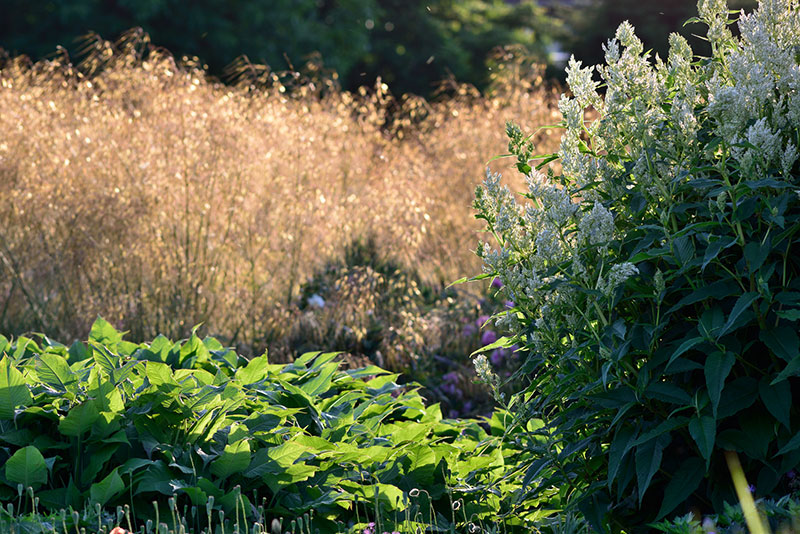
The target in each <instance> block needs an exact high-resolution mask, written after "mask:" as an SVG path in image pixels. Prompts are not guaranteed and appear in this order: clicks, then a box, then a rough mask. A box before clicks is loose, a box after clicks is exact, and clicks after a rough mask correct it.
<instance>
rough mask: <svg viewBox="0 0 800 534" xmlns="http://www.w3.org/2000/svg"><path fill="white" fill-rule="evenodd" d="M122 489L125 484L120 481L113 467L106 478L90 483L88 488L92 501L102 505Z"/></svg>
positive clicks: (120, 478)
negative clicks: (90, 485)
mask: <svg viewBox="0 0 800 534" xmlns="http://www.w3.org/2000/svg"><path fill="white" fill-rule="evenodd" d="M124 489H125V484H124V483H123V482H122V477H120V476H119V473H117V469H114V470H113V471H111V473H110V474H109V475H108V476H107V477H106V478H104V479H103V480H101V481H100V482H96V483H95V484H92V487H90V488H89V496H90V498H91V499H92V501H93V502H96V503H99V504H100V506H103V505H104V504H106V503H107V502H108V501H110V500H111V499H112V498H114V497H115V496H116V495H118V494H119V493H120V492H122V490H124Z"/></svg>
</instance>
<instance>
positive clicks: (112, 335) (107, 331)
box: [89, 316, 122, 345]
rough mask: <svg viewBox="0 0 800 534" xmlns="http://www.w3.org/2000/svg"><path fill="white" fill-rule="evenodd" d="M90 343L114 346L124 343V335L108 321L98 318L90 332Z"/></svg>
mask: <svg viewBox="0 0 800 534" xmlns="http://www.w3.org/2000/svg"><path fill="white" fill-rule="evenodd" d="M89 341H95V342H97V343H99V344H100V345H113V344H114V343H119V342H120V341H122V334H120V333H119V332H117V330H116V329H115V328H114V327H113V326H111V324H109V322H108V321H106V320H105V319H103V318H102V317H99V316H98V317H97V319H96V320H95V322H94V324H92V330H91V331H90V332H89Z"/></svg>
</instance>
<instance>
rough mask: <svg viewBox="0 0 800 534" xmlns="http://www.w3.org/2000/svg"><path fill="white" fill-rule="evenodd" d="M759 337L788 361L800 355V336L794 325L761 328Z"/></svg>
mask: <svg viewBox="0 0 800 534" xmlns="http://www.w3.org/2000/svg"><path fill="white" fill-rule="evenodd" d="M758 337H759V339H760V340H761V341H762V342H763V343H764V344H765V345H766V346H767V347H768V348H769V349H770V350H771V351H772V352H773V354H775V355H776V356H778V357H779V358H781V359H782V360H784V361H786V362H791V361H792V360H794V359H795V358H796V357H797V356H800V338H798V337H797V330H796V329H795V328H793V327H790V326H778V327H776V328H773V329H771V330H761V332H759V336H758Z"/></svg>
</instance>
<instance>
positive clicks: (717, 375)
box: [705, 351, 736, 416]
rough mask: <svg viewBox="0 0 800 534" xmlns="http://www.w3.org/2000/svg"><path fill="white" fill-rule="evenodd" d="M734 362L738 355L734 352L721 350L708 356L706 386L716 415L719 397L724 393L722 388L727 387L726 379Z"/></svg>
mask: <svg viewBox="0 0 800 534" xmlns="http://www.w3.org/2000/svg"><path fill="white" fill-rule="evenodd" d="M734 363H736V356H734V355H733V353H732V352H726V353H725V354H723V353H722V352H720V351H716V352H712V353H711V354H710V355H709V356H708V358H706V365H705V375H706V387H707V388H708V396H709V398H710V399H711V408H712V410H713V412H714V416H716V414H717V407H718V406H719V399H720V396H721V395H722V389H723V388H724V387H725V379H726V378H728V375H729V374H730V372H731V369H733V364H734Z"/></svg>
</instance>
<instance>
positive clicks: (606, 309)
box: [475, 0, 800, 530]
mask: <svg viewBox="0 0 800 534" xmlns="http://www.w3.org/2000/svg"><path fill="white" fill-rule="evenodd" d="M698 10H699V19H700V20H701V21H703V22H704V23H705V24H707V25H708V39H709V41H710V43H711V45H712V56H711V57H708V58H705V57H696V56H695V55H694V54H693V52H692V50H691V48H690V47H689V45H688V43H687V42H686V41H685V40H684V39H683V38H682V37H680V36H679V35H677V34H674V35H672V36H671V37H670V44H671V47H670V52H669V55H668V57H667V58H666V59H662V58H659V57H655V58H651V57H650V56H649V54H648V53H647V52H645V51H644V50H645V49H644V45H643V44H642V42H641V41H640V40H639V39H638V38H637V37H636V35H635V33H634V28H633V27H632V26H631V25H630V24H627V23H623V24H622V25H621V26H620V27H619V29H618V30H617V32H616V35H615V37H614V38H613V39H611V40H609V41H608V43H607V44H606V45H605V47H604V49H605V59H606V64H605V65H601V66H597V67H584V66H582V65H581V63H580V62H577V61H575V60H574V59H573V60H571V61H570V63H569V67H568V70H567V73H568V76H567V82H568V84H569V88H570V90H571V93H572V96H562V98H561V100H560V104H559V108H560V111H561V114H562V116H563V120H562V126H563V128H564V133H563V136H562V139H561V146H560V150H559V151H558V153H557V154H553V155H551V156H549V157H547V156H543V158H545V159H544V163H549V162H550V161H553V160H555V159H557V160H558V161H559V162H560V172H559V174H556V173H555V172H554V170H553V167H551V168H550V170H548V172H547V174H544V173H542V172H539V171H538V170H535V169H533V168H531V164H532V162H533V161H538V160H537V159H536V158H534V157H533V156H532V153H533V147H532V145H531V144H530V143H529V142H528V140H527V139H526V138H525V137H524V135H523V133H522V132H521V131H520V130H519V129H518V128H517V127H515V126H513V125H509V127H508V134H509V138H510V143H509V148H510V151H511V152H512V154H513V155H515V156H516V157H517V158H518V160H519V163H518V165H517V166H518V168H519V169H520V171H521V172H522V173H523V174H524V175H525V178H526V179H527V184H528V189H527V191H526V192H524V193H523V194H522V195H521V196H515V195H514V194H513V193H512V192H511V191H510V190H509V189H508V188H507V187H505V186H503V185H502V184H501V179H500V176H498V175H495V174H491V173H489V174H488V175H487V178H486V181H485V183H484V184H483V186H482V187H480V188H478V189H477V191H476V200H475V207H476V209H477V210H478V217H479V218H482V219H485V221H486V225H487V227H488V231H489V232H490V233H491V234H492V235H493V236H494V238H495V244H494V245H492V244H488V243H482V244H481V245H480V246H479V248H478V254H479V255H480V256H481V257H482V258H483V260H484V263H485V274H484V276H496V277H498V278H499V279H500V280H501V282H502V283H503V285H504V290H505V291H507V292H508V298H509V299H510V300H512V301H514V302H515V303H516V306H515V308H513V309H512V310H510V311H509V312H507V313H503V314H501V315H500V316H499V317H498V322H499V323H501V324H503V325H505V327H506V328H508V329H509V330H510V331H511V332H512V333H513V334H514V335H513V337H512V339H511V341H510V342H516V343H518V344H520V345H524V347H525V350H527V351H528V357H527V362H526V364H525V365H524V366H523V368H522V372H523V373H525V375H526V377H527V378H528V379H530V387H528V388H527V389H526V390H525V391H522V392H520V393H518V394H517V395H516V397H515V398H514V399H513V401H512V402H513V404H514V405H515V406H516V407H517V408H516V409H517V410H518V412H519V413H520V414H521V415H522V416H524V417H527V418H541V419H542V420H544V421H545V426H544V427H543V428H542V429H541V430H540V432H542V433H543V434H544V436H545V439H544V440H539V441H537V443H540V445H539V446H540V447H541V451H542V455H541V457H540V458H539V459H538V460H537V461H535V462H534V463H533V464H532V465H530V466H528V470H527V472H526V479H525V481H526V484H525V486H526V487H527V488H528V489H527V490H526V491H527V492H528V493H524V494H519V495H517V501H518V502H520V503H524V502H535V501H532V500H530V499H531V498H532V497H535V495H537V494H538V493H539V492H540V491H543V490H547V491H549V489H550V488H554V487H555V488H558V494H559V495H560V497H561V498H562V499H563V502H566V503H567V504H568V505H570V506H577V508H578V509H580V510H581V511H582V512H583V513H584V515H585V516H586V517H587V519H589V520H590V521H591V522H592V523H593V524H594V526H595V527H596V528H599V529H602V530H606V529H608V528H611V529H618V528H626V530H627V529H628V528H630V527H632V526H636V525H643V524H646V523H647V522H648V521H653V520H656V519H658V518H661V517H664V516H666V515H667V514H675V513H678V512H685V511H688V510H699V511H710V510H712V509H714V508H719V507H721V506H722V503H723V502H725V501H734V500H735V496H734V493H733V490H732V487H731V484H730V475H729V474H728V472H727V468H726V466H725V460H724V455H723V451H724V450H734V451H737V452H738V453H739V455H740V457H742V461H743V465H744V468H745V473H746V475H747V477H748V479H749V480H750V481H751V482H752V484H753V486H754V490H755V492H756V494H757V495H761V496H766V495H769V494H780V493H781V492H786V491H788V480H787V477H786V474H787V473H789V472H790V470H792V469H795V468H796V467H797V466H798V464H800V434H799V433H798V432H800V410H799V409H798V406H800V404H798V402H797V401H798V400H800V379H799V378H798V376H799V375H800V337H798V323H797V321H798V320H800V255H799V254H798V246H800V245H798V240H799V239H800V169H799V168H798V145H799V144H800V92H799V91H798V90H799V89H800V7H799V6H798V2H797V0H764V1H762V2H761V3H760V5H759V7H758V8H757V10H755V11H754V12H753V13H751V14H742V15H741V16H740V17H739V18H738V27H739V30H740V35H739V36H738V37H734V36H733V35H732V33H731V31H730V28H729V26H730V25H731V24H733V21H732V20H731V19H730V15H731V13H729V12H728V10H727V6H726V4H725V2H724V0H700V2H699V3H698ZM481 361H482V360H481ZM479 371H482V372H483V373H484V375H486V376H485V377H484V378H485V379H486V380H487V381H489V382H490V383H492V376H491V370H490V369H488V368H486V366H484V365H482V366H481V369H479Z"/></svg>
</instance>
